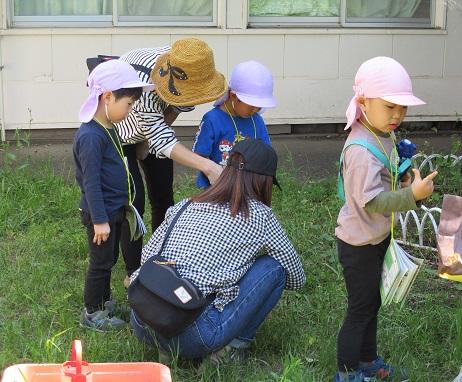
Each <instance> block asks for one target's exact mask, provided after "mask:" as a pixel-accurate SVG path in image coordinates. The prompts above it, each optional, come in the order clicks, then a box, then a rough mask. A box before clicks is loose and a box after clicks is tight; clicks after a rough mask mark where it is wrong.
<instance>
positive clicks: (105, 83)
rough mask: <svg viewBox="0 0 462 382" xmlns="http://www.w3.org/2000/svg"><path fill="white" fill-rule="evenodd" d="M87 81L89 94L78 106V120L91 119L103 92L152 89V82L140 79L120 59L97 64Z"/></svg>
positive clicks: (130, 67)
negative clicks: (124, 89)
mask: <svg viewBox="0 0 462 382" xmlns="http://www.w3.org/2000/svg"><path fill="white" fill-rule="evenodd" d="M87 83H88V88H89V89H90V94H89V95H88V97H87V99H86V100H85V102H84V103H83V104H82V106H81V107H80V111H79V120H80V122H89V121H91V119H92V118H93V116H94V115H95V113H96V109H97V108H98V99H99V96H100V95H101V94H103V93H104V92H107V91H114V90H118V89H123V88H126V89H127V88H143V90H144V91H151V90H153V89H154V85H153V84H150V83H147V82H143V81H141V80H140V78H139V77H138V74H137V73H136V70H135V69H133V67H132V66H131V65H130V64H129V63H127V62H125V61H122V60H109V61H106V62H103V63H101V64H99V65H98V66H97V67H96V68H95V69H93V71H92V72H91V73H90V75H89V76H88V81H87Z"/></svg>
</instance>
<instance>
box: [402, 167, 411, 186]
mask: <svg viewBox="0 0 462 382" xmlns="http://www.w3.org/2000/svg"><path fill="white" fill-rule="evenodd" d="M411 183H412V177H411V174H409V171H408V172H406V173H405V174H404V175H403V176H402V177H401V181H400V186H401V188H406V187H409V186H410V185H411Z"/></svg>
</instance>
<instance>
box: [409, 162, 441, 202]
mask: <svg viewBox="0 0 462 382" xmlns="http://www.w3.org/2000/svg"><path fill="white" fill-rule="evenodd" d="M412 171H413V172H414V181H413V182H412V185H411V187H412V194H413V195H414V199H415V200H416V201H419V200H422V199H425V198H427V197H429V196H430V195H431V194H432V192H433V178H434V177H435V176H437V175H438V171H433V172H432V173H431V174H430V175H428V176H427V177H426V178H424V179H422V178H421V177H420V171H419V170H418V169H416V168H413V169H412Z"/></svg>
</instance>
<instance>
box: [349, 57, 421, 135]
mask: <svg viewBox="0 0 462 382" xmlns="http://www.w3.org/2000/svg"><path fill="white" fill-rule="evenodd" d="M353 91H354V92H355V95H354V96H353V98H352V99H351V101H350V104H349V105H348V109H347V111H346V116H347V124H346V126H345V130H347V129H348V128H349V127H350V126H351V125H352V124H353V122H354V121H356V120H357V119H358V118H359V117H360V116H361V113H362V112H361V108H360V107H359V105H358V102H357V98H358V97H360V96H364V97H366V98H381V99H383V100H385V101H388V102H391V103H394V104H397V105H402V106H417V105H425V102H424V101H422V100H421V99H420V98H417V97H416V96H415V95H414V93H413V92H412V82H411V78H410V77H409V74H408V73H407V71H406V69H404V67H403V66H402V65H401V64H400V63H399V62H398V61H396V60H394V59H393V58H390V57H382V56H380V57H374V58H371V59H370V60H367V61H365V62H363V63H362V64H361V66H360V67H359V69H358V72H357V73H356V77H355V84H354V86H353Z"/></svg>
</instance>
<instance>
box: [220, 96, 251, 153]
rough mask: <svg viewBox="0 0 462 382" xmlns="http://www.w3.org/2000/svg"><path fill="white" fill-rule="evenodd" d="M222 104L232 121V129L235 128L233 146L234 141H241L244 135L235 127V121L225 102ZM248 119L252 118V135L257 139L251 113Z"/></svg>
mask: <svg viewBox="0 0 462 382" xmlns="http://www.w3.org/2000/svg"><path fill="white" fill-rule="evenodd" d="M223 105H225V109H226V111H227V112H228V115H229V117H230V118H231V121H232V122H233V126H234V130H236V135H235V137H234V142H233V146H234V145H235V144H236V143H238V142H240V141H243V140H244V139H245V137H244V136H243V135H242V134H241V133H240V132H239V130H238V129H237V124H236V121H235V120H234V118H233V116H232V115H231V113H230V112H229V109H228V106H226V102H225V103H224V104H223ZM250 119H251V120H252V123H253V135H254V138H255V139H257V127H256V126H255V121H254V119H253V115H251V116H250Z"/></svg>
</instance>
